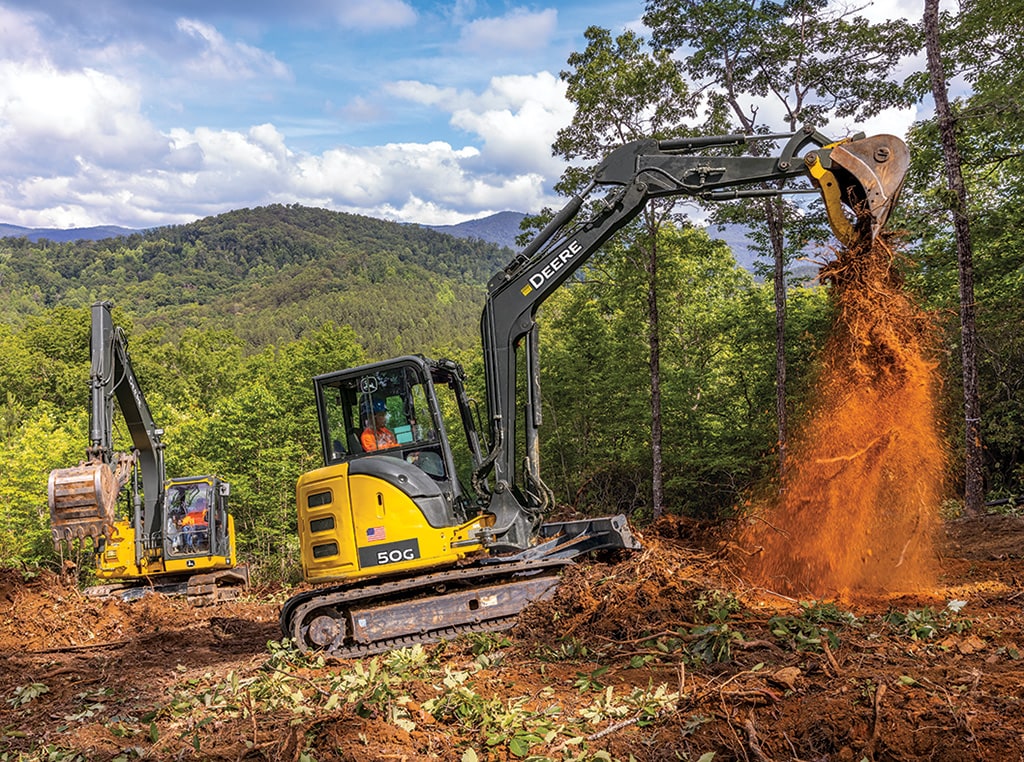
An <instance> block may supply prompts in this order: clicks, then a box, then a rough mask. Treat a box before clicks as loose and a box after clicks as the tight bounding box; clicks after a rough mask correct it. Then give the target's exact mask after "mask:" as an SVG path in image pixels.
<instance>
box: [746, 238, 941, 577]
mask: <svg viewBox="0 0 1024 762" xmlns="http://www.w3.org/2000/svg"><path fill="white" fill-rule="evenodd" d="M893 260H894V255H893V251H892V249H891V248H890V246H889V244H888V243H887V242H886V241H885V240H883V239H881V238H880V239H878V240H876V241H875V242H874V244H873V245H871V247H870V248H867V247H865V248H863V249H859V250H849V249H844V250H842V251H840V252H839V254H838V257H837V259H836V261H835V262H833V263H831V264H829V265H827V266H826V267H825V268H823V269H822V272H821V277H822V280H823V281H826V282H829V283H831V291H830V298H831V299H832V300H833V303H834V306H835V308H836V318H835V323H834V325H833V328H832V333H831V335H830V337H829V339H828V341H827V343H826V345H825V348H824V358H825V362H824V366H823V368H822V369H821V375H820V377H819V379H818V383H817V388H816V393H815V400H816V402H815V406H814V408H813V410H812V411H811V413H810V416H809V418H808V420H807V421H806V424H805V425H804V426H803V427H802V429H801V430H800V431H799V432H798V433H797V435H796V436H795V437H794V440H793V441H792V443H791V445H790V447H789V454H788V456H787V473H786V474H785V476H784V478H783V481H782V489H781V491H780V492H779V493H778V497H777V499H776V501H775V502H774V504H772V505H770V506H768V507H767V509H765V510H762V511H760V515H759V517H758V520H756V521H755V522H754V523H753V524H752V525H751V526H750V527H748V529H747V536H746V537H745V538H744V542H743V544H744V545H746V546H747V547H748V548H749V547H751V546H753V547H759V552H758V553H756V554H755V555H754V556H753V557H751V559H750V561H749V562H748V568H749V571H750V572H751V575H752V576H753V578H755V579H756V580H758V581H759V582H760V583H761V584H763V585H765V586H766V587H768V588H769V589H772V590H775V591H777V592H783V593H788V594H790V595H798V596H799V595H811V596H815V597H830V596H837V595H838V596H840V597H842V596H844V595H848V594H857V593H861V594H878V593H888V592H904V591H912V590H920V589H923V588H925V587H928V586H930V585H932V584H934V581H935V569H936V566H937V564H936V560H935V554H934V551H933V537H934V533H935V530H936V528H937V526H938V508H939V504H940V501H941V499H942V495H943V479H944V473H945V453H944V449H943V444H942V438H941V436H940V432H939V426H938V420H937V412H938V411H937V402H936V398H935V393H936V389H935V386H936V383H935V382H936V365H935V364H934V363H933V362H930V361H929V360H928V359H927V354H928V351H927V350H928V345H929V343H930V342H929V336H930V330H929V321H928V319H927V316H926V315H925V314H924V313H923V312H922V311H921V310H920V309H919V308H918V307H917V306H916V305H915V304H914V302H913V301H912V300H911V299H910V297H909V296H908V295H907V293H906V292H905V291H904V289H903V283H902V280H901V278H900V276H899V273H898V271H897V270H896V268H895V267H894V266H893Z"/></svg>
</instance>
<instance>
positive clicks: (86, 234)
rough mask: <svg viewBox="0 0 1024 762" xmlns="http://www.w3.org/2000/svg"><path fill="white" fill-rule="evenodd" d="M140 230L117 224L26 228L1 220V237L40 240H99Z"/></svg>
mask: <svg viewBox="0 0 1024 762" xmlns="http://www.w3.org/2000/svg"><path fill="white" fill-rule="evenodd" d="M136 232H138V231H136V230H133V229H132V228H122V227H118V226H117V225H96V226H94V227H88V228H68V229H63V228H26V227H22V226H21V225H9V224H7V223H2V222H0V238H27V239H28V240H30V241H38V240H40V239H43V238H47V239H49V240H51V241H99V240H102V239H104V238H114V237H115V236H121V235H131V234H132V233H136Z"/></svg>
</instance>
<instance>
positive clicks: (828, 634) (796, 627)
mask: <svg viewBox="0 0 1024 762" xmlns="http://www.w3.org/2000/svg"><path fill="white" fill-rule="evenodd" d="M859 626H860V622H859V620H858V619H857V617H855V616H854V615H853V614H851V613H849V612H846V611H841V610H840V609H839V608H838V607H837V606H836V605H835V604H834V603H820V602H817V601H812V602H808V601H801V602H800V612H799V614H798V615H797V616H783V615H781V614H779V615H776V616H773V617H772V618H771V619H769V620H768V629H769V630H771V632H772V635H774V636H775V637H777V638H779V639H780V640H783V641H786V642H788V643H790V644H791V645H792V646H793V647H794V648H796V649H797V650H798V651H821V650H823V644H824V643H827V644H828V647H829V648H838V647H839V642H840V641H839V634H838V632H837V631H836V630H837V629H839V628H842V627H859Z"/></svg>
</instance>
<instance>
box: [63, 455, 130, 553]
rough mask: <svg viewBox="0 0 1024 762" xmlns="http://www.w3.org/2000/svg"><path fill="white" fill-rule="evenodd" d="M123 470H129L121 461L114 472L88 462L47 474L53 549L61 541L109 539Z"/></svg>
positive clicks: (121, 483)
mask: <svg viewBox="0 0 1024 762" xmlns="http://www.w3.org/2000/svg"><path fill="white" fill-rule="evenodd" d="M126 469H127V470H130V464H126V463H124V462H123V461H122V462H120V463H119V464H118V470H117V472H114V471H112V470H111V469H110V466H108V465H107V464H106V463H103V462H102V461H89V462H87V463H82V464H81V465H78V466H74V467H72V468H58V469H55V470H53V471H51V472H50V479H49V485H48V490H47V492H48V498H49V504H50V530H51V532H52V534H53V544H54V547H58V546H59V545H60V543H61V542H62V541H68V542H73V541H75V540H84V539H85V538H87V537H91V538H92V539H93V540H94V541H98V540H99V539H100V538H101V537H106V538H108V539H109V538H110V535H111V534H112V533H113V531H114V509H115V507H116V506H117V495H118V492H120V490H121V487H122V486H123V485H124V480H123V474H124V472H125V470H126Z"/></svg>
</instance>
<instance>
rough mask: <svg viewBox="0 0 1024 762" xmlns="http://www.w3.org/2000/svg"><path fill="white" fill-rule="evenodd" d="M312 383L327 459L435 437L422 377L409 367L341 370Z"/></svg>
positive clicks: (392, 447) (356, 454)
mask: <svg viewBox="0 0 1024 762" xmlns="http://www.w3.org/2000/svg"><path fill="white" fill-rule="evenodd" d="M318 385H319V390H320V404H321V406H322V416H323V418H322V420H323V421H324V422H325V425H326V430H325V431H324V432H323V434H324V438H325V444H326V445H327V446H326V448H325V449H326V453H327V460H328V462H338V461H344V460H348V459H350V458H352V457H356V456H360V455H364V454H366V453H372V452H380V451H385V450H394V449H395V448H403V450H404V449H405V447H406V446H408V445H414V444H416V443H430V442H438V441H439V439H440V437H439V436H438V431H437V427H436V423H435V421H434V417H433V414H432V411H431V406H430V404H429V397H428V386H427V383H426V379H425V378H424V377H423V374H422V371H421V369H420V368H419V367H417V366H415V365H400V366H393V367H388V368H383V369H376V370H372V371H367V372H364V373H352V374H346V375H343V376H340V377H336V378H333V379H330V380H326V381H321V382H319V384H318ZM395 454H398V453H397V452H396V453H395Z"/></svg>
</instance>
